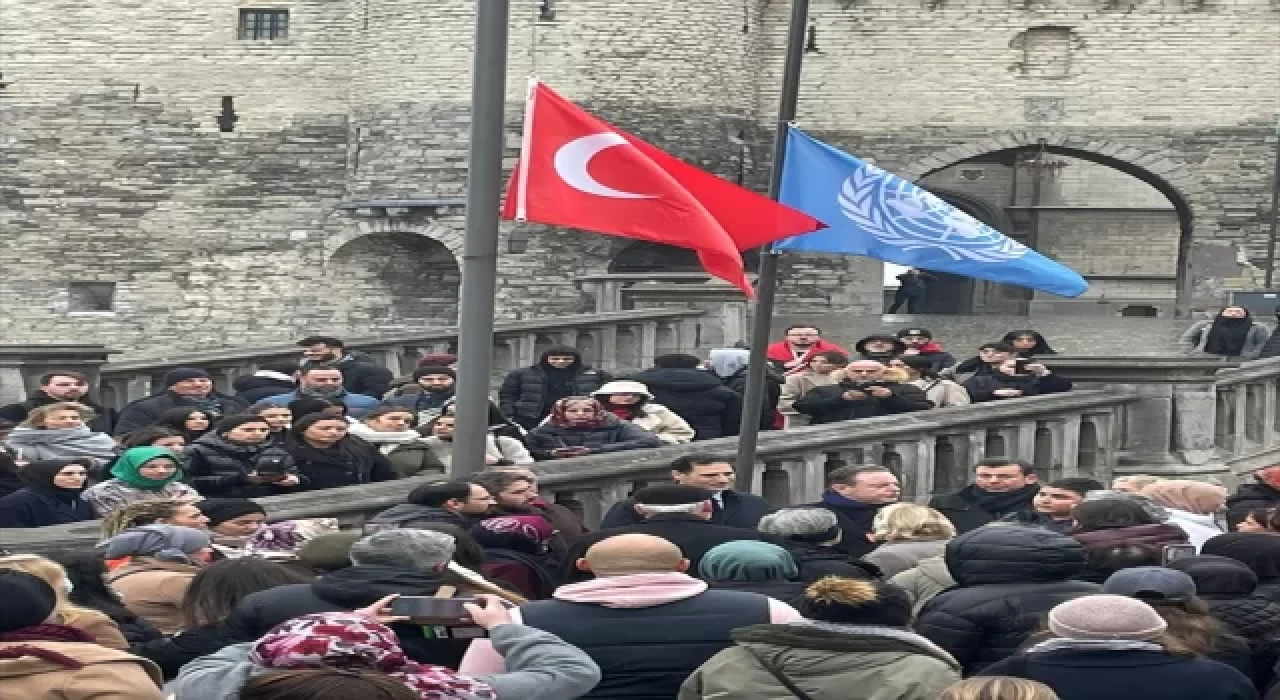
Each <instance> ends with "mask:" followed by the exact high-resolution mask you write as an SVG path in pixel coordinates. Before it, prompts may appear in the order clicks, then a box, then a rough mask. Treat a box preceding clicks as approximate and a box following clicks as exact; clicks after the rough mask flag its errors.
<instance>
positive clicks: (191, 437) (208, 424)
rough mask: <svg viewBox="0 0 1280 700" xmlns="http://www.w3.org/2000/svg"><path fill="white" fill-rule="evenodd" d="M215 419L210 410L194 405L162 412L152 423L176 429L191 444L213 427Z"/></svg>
mask: <svg viewBox="0 0 1280 700" xmlns="http://www.w3.org/2000/svg"><path fill="white" fill-rule="evenodd" d="M214 420H215V416H214V415H213V414H212V413H209V412H208V411H202V410H200V409H198V408H195V407H193V406H179V407H177V408H171V409H169V410H167V411H165V412H164V413H161V414H160V417H158V418H156V419H155V421H153V422H152V423H151V424H152V425H158V426H161V427H164V428H169V429H170V430H176V431H177V432H178V433H179V434H181V435H182V437H184V438H186V439H187V444H188V445H190V444H191V443H193V442H195V441H196V440H197V439H199V438H200V436H201V435H204V434H205V433H207V432H209V431H210V430H212V429H213V421H214Z"/></svg>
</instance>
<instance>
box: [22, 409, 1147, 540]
mask: <svg viewBox="0 0 1280 700" xmlns="http://www.w3.org/2000/svg"><path fill="white" fill-rule="evenodd" d="M1135 401H1137V396H1135V395H1133V394H1131V393H1127V392H1117V391H1076V392H1069V393H1064V394H1055V395H1051V396H1040V397H1034V398H1027V399H1013V400H1008V401H1001V402H995V403H986V404H978V405H974V406H965V407H959V408H945V409H938V410H933V411H922V412H917V413H911V414H905V415H899V416H885V417H881V418H871V419H865V420H859V421H846V422H842V423H833V424H828V425H817V426H807V427H803V428H795V429H792V430H787V431H782V432H767V433H764V434H763V435H761V438H760V444H759V452H758V464H757V465H756V468H755V469H753V470H745V469H744V470H741V472H742V474H741V477H740V478H741V482H742V483H740V488H744V489H745V488H749V489H750V490H752V491H753V492H755V493H757V494H760V495H762V496H764V497H765V498H766V499H768V500H769V501H770V502H771V503H773V504H775V505H779V506H781V505H786V504H791V503H806V502H812V501H815V500H817V498H818V497H819V495H820V494H821V492H822V490H823V486H824V483H823V482H824V478H825V475H826V473H827V472H828V471H830V470H831V469H833V468H835V467H837V466H841V465H844V464H849V465H858V464H883V465H885V466H888V467H890V468H891V469H893V470H894V471H895V472H896V473H897V474H898V475H899V477H900V478H901V479H902V484H903V495H902V498H903V499H904V500H913V501H926V500H928V498H929V497H930V496H931V495H933V494H935V493H942V492H947V491H952V490H955V489H958V488H960V487H961V486H963V485H964V484H965V483H967V481H968V479H969V472H970V470H971V465H972V464H973V462H975V461H976V460H979V459H982V458H983V457H985V456H987V455H1007V456H1012V457H1015V458H1019V459H1026V460H1030V461H1034V462H1035V463H1036V464H1037V465H1039V467H1040V468H1041V470H1042V474H1043V476H1042V478H1045V479H1054V478H1059V477H1063V476H1075V475H1081V476H1092V477H1094V478H1097V479H1100V480H1104V481H1105V480H1109V479H1110V478H1111V474H1112V469H1113V467H1114V463H1115V459H1116V455H1117V454H1118V453H1119V452H1120V451H1121V450H1122V449H1123V445H1121V444H1120V439H1121V437H1122V431H1120V430H1118V429H1117V427H1118V426H1119V425H1120V423H1121V418H1122V414H1123V411H1124V410H1125V408H1126V407H1127V406H1129V405H1131V404H1132V403H1133V402H1135ZM694 452H696V453H698V454H706V455H711V456H714V457H720V458H724V459H726V460H728V459H732V458H733V456H734V454H735V453H736V452H737V438H722V439H719V440H708V441H705V442H699V443H696V444H692V445H673V446H669V447H662V448H657V449H652V450H637V451H634V452H623V453H618V454H611V455H595V456H588V457H578V458H573V459H564V460H559V461H554V462H542V463H539V464H538V465H537V469H538V471H539V473H540V474H541V481H542V491H543V492H544V494H547V495H548V496H551V495H554V497H555V499H556V500H559V501H565V502H569V501H572V502H574V503H576V504H580V505H581V507H582V510H583V515H584V517H585V519H586V520H587V522H588V523H591V524H595V523H598V522H599V521H600V518H601V516H602V515H603V513H604V512H605V510H607V508H608V507H609V506H610V505H611V504H613V503H615V502H617V501H620V500H623V499H625V498H626V497H627V496H628V495H629V494H630V493H631V492H632V491H634V490H635V489H636V488H638V487H640V486H643V485H644V484H646V483H649V482H654V481H665V480H667V479H669V478H670V472H669V465H670V464H671V461H672V460H674V459H675V458H676V457H678V456H680V455H683V454H690V453H694ZM753 476H754V477H755V478H753ZM429 480H430V478H417V479H408V480H403V481H394V482H385V483H379V484H368V485H363V486H352V487H348V488H341V489H331V490H327V491H312V492H306V493H299V494H292V495H287V496H273V497H270V498H264V499H261V502H262V504H263V505H264V506H266V508H267V511H268V513H269V514H270V517H271V518H272V519H275V520H282V519H291V518H307V517H321V516H324V517H337V518H339V519H340V520H341V521H342V522H343V523H344V524H346V525H348V526H356V525H359V524H360V523H361V522H363V520H364V519H365V518H366V517H368V516H369V515H371V514H373V513H376V512H378V511H380V510H383V509H385V508H389V507H390V506H392V505H395V504H397V503H402V502H404V498H405V494H406V493H408V492H409V491H410V490H411V489H412V488H413V487H414V486H416V485H417V484H419V483H425V482H426V481H429ZM97 536H98V523H96V522H93V523H82V524H77V525H67V526H57V527H48V528H36V529H30V530H0V547H4V548H5V549H10V550H15V551H18V550H20V551H35V552H46V551H54V550H58V549H66V548H75V547H83V546H89V545H92V544H93V543H94V542H95V541H96V540H97Z"/></svg>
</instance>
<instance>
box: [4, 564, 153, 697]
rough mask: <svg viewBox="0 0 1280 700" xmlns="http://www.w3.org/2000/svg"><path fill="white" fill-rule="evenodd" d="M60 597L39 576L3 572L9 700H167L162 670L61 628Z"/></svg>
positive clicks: (5, 688) (5, 665) (5, 656)
mask: <svg viewBox="0 0 1280 700" xmlns="http://www.w3.org/2000/svg"><path fill="white" fill-rule="evenodd" d="M57 604H58V596H57V595H56V594H55V593H54V591H53V588H52V587H50V586H49V584H48V583H45V582H44V581H43V580H42V579H40V578H39V577H36V576H33V575H31V574H28V573H26V572H23V571H15V570H10V569H6V570H0V679H3V680H0V687H3V688H4V691H3V697H5V698H15V699H16V698H32V699H35V698H54V697H57V698H69V699H70V698H87V697H91V696H92V697H97V698H107V697H112V698H129V700H161V698H163V697H164V696H163V694H162V693H161V691H160V686H161V683H162V682H163V679H162V678H161V676H160V669H159V668H157V667H156V665H155V664H153V663H151V662H150V661H147V660H146V659H142V658H139V657H137V656H134V655H132V654H127V653H125V652H123V651H118V650H116V649H110V648H108V647H104V646H101V645H99V644H97V643H95V642H94V638H93V637H91V636H90V635H89V634H88V633H86V632H84V631H83V630H79V629H76V628H75V627H70V626H67V625H61V624H56V623H54V622H53V620H54V611H55V610H56V609H57Z"/></svg>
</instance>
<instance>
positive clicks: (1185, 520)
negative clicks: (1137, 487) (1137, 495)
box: [1142, 479, 1227, 552]
mask: <svg viewBox="0 0 1280 700" xmlns="http://www.w3.org/2000/svg"><path fill="white" fill-rule="evenodd" d="M1142 495H1143V496H1146V497H1147V498H1150V499H1151V500H1152V501H1154V502H1156V503H1157V504H1159V505H1162V506H1164V507H1165V508H1168V509H1169V523H1170V524H1171V525H1177V526H1178V527H1180V528H1182V529H1183V530H1185V531H1186V533H1187V537H1188V538H1189V539H1190V541H1191V544H1193V545H1195V546H1196V551H1197V552H1199V551H1200V547H1201V546H1203V545H1204V543H1205V542H1206V541H1208V540H1209V538H1211V537H1216V536H1218V535H1221V534H1222V527H1220V526H1219V524H1218V514H1219V513H1220V512H1221V511H1222V508H1223V506H1224V505H1225V504H1226V502H1227V490H1226V489H1224V488H1222V487H1221V486H1218V485H1217V484H1209V483H1205V482H1203V481H1192V480H1190V479H1166V480H1164V481H1157V482H1156V483H1154V484H1148V485H1147V486H1145V487H1143V489H1142Z"/></svg>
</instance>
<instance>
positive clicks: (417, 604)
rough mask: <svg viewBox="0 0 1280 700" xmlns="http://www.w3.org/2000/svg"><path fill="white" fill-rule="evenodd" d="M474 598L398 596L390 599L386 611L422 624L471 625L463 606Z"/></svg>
mask: <svg viewBox="0 0 1280 700" xmlns="http://www.w3.org/2000/svg"><path fill="white" fill-rule="evenodd" d="M477 600H478V599H476V598H435V597H431V596H400V597H399V598H396V599H395V600H393V601H391V606H390V608H389V609H388V612H389V613H390V614H391V615H392V616H394V617H397V618H400V619H403V620H408V621H410V622H414V623H418V624H423V625H439V626H441V627H457V626H465V625H471V624H473V623H472V620H471V613H470V612H469V611H468V610H467V608H466V607H465V606H466V605H467V604H468V603H474V602H476V601H477Z"/></svg>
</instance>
